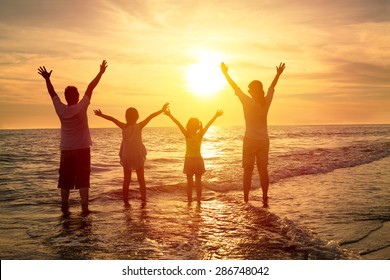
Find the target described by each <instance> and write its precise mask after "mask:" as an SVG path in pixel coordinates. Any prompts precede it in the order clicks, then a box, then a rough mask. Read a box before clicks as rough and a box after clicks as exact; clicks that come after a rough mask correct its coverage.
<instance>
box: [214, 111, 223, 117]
mask: <svg viewBox="0 0 390 280" xmlns="http://www.w3.org/2000/svg"><path fill="white" fill-rule="evenodd" d="M222 115H223V111H222V110H218V111H217V112H216V113H215V117H220V116H222Z"/></svg>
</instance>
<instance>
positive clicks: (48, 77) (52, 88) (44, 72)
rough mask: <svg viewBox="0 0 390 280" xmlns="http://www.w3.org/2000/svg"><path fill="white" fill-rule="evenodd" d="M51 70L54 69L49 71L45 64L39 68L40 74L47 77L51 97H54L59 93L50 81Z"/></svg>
mask: <svg viewBox="0 0 390 280" xmlns="http://www.w3.org/2000/svg"><path fill="white" fill-rule="evenodd" d="M51 72H53V70H51V71H50V72H47V71H46V68H45V66H40V67H39V68H38V74H39V75H41V76H42V77H43V78H44V79H45V81H46V87H47V91H48V92H49V94H50V97H51V98H52V99H53V97H54V96H57V93H56V92H55V90H54V87H53V85H52V84H51V81H50V76H51Z"/></svg>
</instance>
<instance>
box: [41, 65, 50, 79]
mask: <svg viewBox="0 0 390 280" xmlns="http://www.w3.org/2000/svg"><path fill="white" fill-rule="evenodd" d="M51 72H53V70H51V71H50V72H47V70H46V67H45V66H40V67H39V68H38V74H39V75H41V76H42V77H43V78H44V79H45V80H47V79H50V75H51Z"/></svg>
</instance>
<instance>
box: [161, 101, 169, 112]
mask: <svg viewBox="0 0 390 280" xmlns="http://www.w3.org/2000/svg"><path fill="white" fill-rule="evenodd" d="M168 108H169V103H168V102H167V103H165V104H164V106H163V107H162V109H161V112H163V113H165V114H166V112H167V111H169V109H168Z"/></svg>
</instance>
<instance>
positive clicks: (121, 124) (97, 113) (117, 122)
mask: <svg viewBox="0 0 390 280" xmlns="http://www.w3.org/2000/svg"><path fill="white" fill-rule="evenodd" d="M93 112H94V113H95V115H96V116H98V117H101V118H103V119H106V120H109V121H112V122H113V123H114V124H116V125H117V126H118V127H119V128H124V127H125V126H126V124H125V123H123V122H120V121H118V120H117V119H116V118H114V117H111V116H109V115H105V114H103V113H102V111H100V109H97V110H93Z"/></svg>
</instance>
